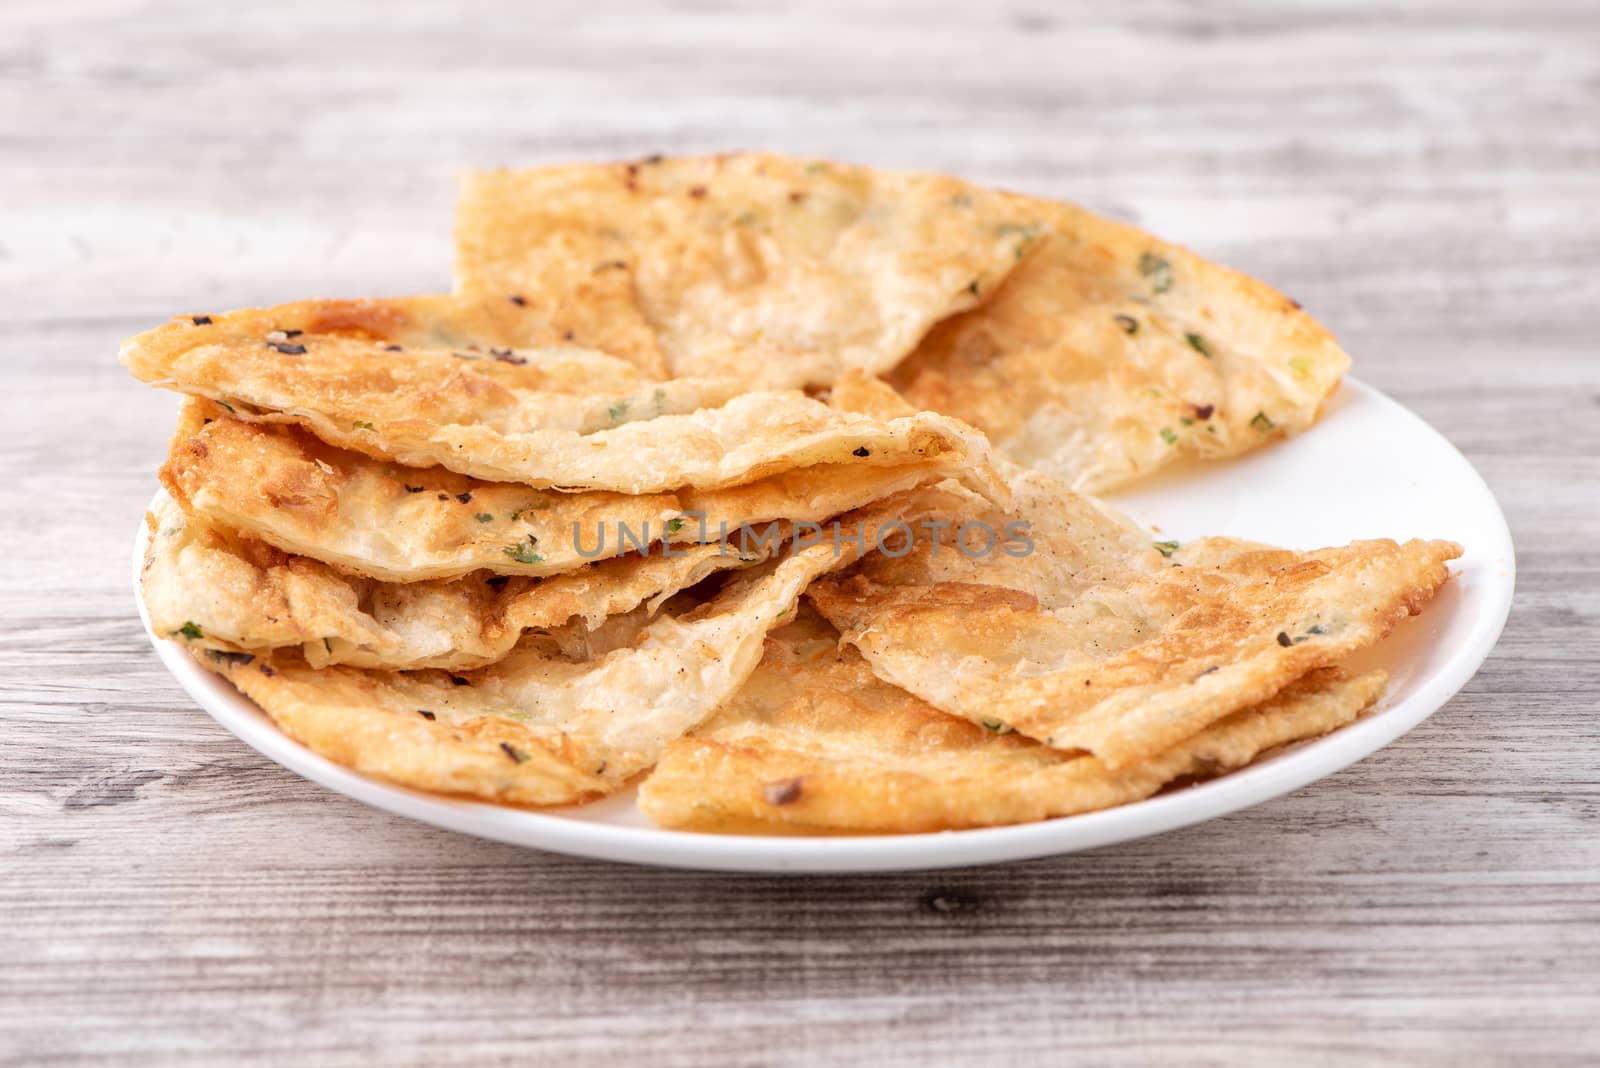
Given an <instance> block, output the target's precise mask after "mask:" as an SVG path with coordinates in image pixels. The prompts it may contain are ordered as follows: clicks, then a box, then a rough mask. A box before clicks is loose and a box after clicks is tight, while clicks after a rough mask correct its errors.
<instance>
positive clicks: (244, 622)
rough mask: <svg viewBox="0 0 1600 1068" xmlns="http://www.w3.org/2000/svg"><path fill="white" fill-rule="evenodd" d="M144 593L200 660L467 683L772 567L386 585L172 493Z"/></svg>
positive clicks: (739, 562) (159, 520)
mask: <svg viewBox="0 0 1600 1068" xmlns="http://www.w3.org/2000/svg"><path fill="white" fill-rule="evenodd" d="M146 522H147V526H148V527H149V530H150V543H149V545H148V547H147V548H146V550H145V559H144V568H143V572H142V575H141V581H140V585H141V589H142V591H143V595H144V602H145V608H146V611H147V612H148V613H149V615H150V626H151V629H152V630H154V631H155V632H156V633H157V634H162V635H166V636H168V637H172V638H178V639H181V640H182V641H183V643H184V644H185V645H186V646H187V647H189V648H191V649H216V650H219V651H222V652H231V653H239V652H243V653H257V654H267V653H271V652H272V651H274V650H279V649H281V650H285V651H293V650H296V649H298V650H299V652H300V655H301V656H302V657H303V658H304V659H305V661H306V663H307V664H308V665H309V666H311V667H326V666H329V665H332V664H348V665H350V666H351V667H363V668H386V669H390V670H417V669H420V668H441V669H452V670H464V669H467V668H475V667H482V666H484V665H487V664H492V663H494V662H495V661H497V660H500V659H503V658H504V657H505V656H507V655H508V654H509V653H510V652H511V651H512V649H513V648H514V647H515V646H516V644H517V642H518V641H519V640H520V639H521V638H522V636H523V634H524V632H528V631H540V632H545V633H549V632H551V631H554V630H555V629H556V628H559V627H563V626H565V625H567V624H569V623H571V624H580V623H581V624H582V625H583V626H584V627H586V628H587V629H591V630H592V629H595V628H598V627H599V626H600V625H601V624H602V623H604V622H605V621H606V620H607V619H608V618H610V617H611V616H615V615H619V614H623V613H627V612H632V611H633V610H634V609H636V608H639V607H640V606H641V605H643V606H645V607H646V608H647V610H648V611H649V612H653V611H654V609H655V608H657V607H659V605H660V603H661V602H662V601H663V600H665V599H666V598H667V597H670V596H671V595H672V594H674V593H677V592H678V591H680V590H683V589H686V588H688V587H690V586H693V585H695V584H696V583H698V582H700V581H702V580H703V579H705V578H707V577H708V576H710V575H712V574H715V573H716V572H718V571H724V570H731V569H735V568H743V567H748V566H750V565H751V564H753V563H759V562H760V561H761V560H763V559H765V558H766V556H767V555H768V553H767V549H768V546H767V544H766V543H765V542H762V543H760V544H756V543H755V542H754V540H753V539H747V544H743V545H741V544H739V543H738V541H737V540H732V541H729V542H726V543H723V542H719V543H716V544H694V545H682V546H676V547H674V548H673V550H672V551H671V553H668V552H666V551H664V550H663V549H662V548H661V547H659V546H658V547H656V548H655V551H653V552H651V553H649V554H641V553H637V552H630V553H628V554H626V555H623V556H617V557H612V558H610V559H607V560H605V561H602V562H596V563H595V564H592V565H590V566H586V567H583V568H580V569H579V570H576V571H569V572H566V573H564V574H560V575H555V576H552V577H550V578H545V579H535V578H527V577H523V576H516V577H512V576H508V575H492V574H488V573H478V574H472V575H465V576H462V577H461V578H455V579H434V580H430V581H422V582H405V583H393V582H381V581H379V580H377V579H371V578H366V577H363V576H359V575H351V574H347V573H345V572H342V571H340V570H339V569H337V568H335V567H332V566H330V565H328V564H325V563H323V562H322V561H320V560H313V559H310V558H309V557H304V556H293V555H291V554H289V553H285V552H283V551H282V550H281V549H276V548H273V547H272V546H270V545H268V544H266V543H265V542H261V541H257V540H255V539H253V538H248V537H244V536H242V535H240V534H238V533H237V532H235V531H232V530H229V529H227V528H225V527H218V526H215V525H213V524H211V523H208V522H206V521H205V520H202V519H197V518H195V517H193V516H190V515H187V514H185V513H184V512H183V510H182V509H180V508H179V507H178V506H177V505H176V504H175V503H174V502H173V501H172V499H171V498H170V497H168V496H166V495H165V494H162V495H161V496H160V498H159V499H158V500H157V501H156V503H155V505H154V506H153V507H152V510H151V511H150V512H149V513H148V514H147V515H146Z"/></svg>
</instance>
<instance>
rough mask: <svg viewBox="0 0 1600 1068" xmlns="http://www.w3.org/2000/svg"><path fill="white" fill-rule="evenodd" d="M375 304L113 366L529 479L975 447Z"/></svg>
mask: <svg viewBox="0 0 1600 1068" xmlns="http://www.w3.org/2000/svg"><path fill="white" fill-rule="evenodd" d="M394 303H397V304H399V305H400V306H401V307H402V308H405V309H409V308H411V307H412V306H413V304H414V302H412V303H407V302H394ZM389 310H390V309H389V308H388V306H387V303H386V302H378V301H363V302H342V303H341V302H328V301H319V302H312V303H311V304H300V305H294V304H291V305H286V306H284V307H281V308H271V309H266V310H251V311H240V312H232V313H229V314H226V315H215V316H195V317H189V318H184V319H179V320H175V321H174V322H172V323H169V324H167V325H166V326H164V327H161V328H159V329H156V330H152V331H150V332H149V333H146V334H141V335H139V336H138V337H135V338H132V339H130V340H129V341H127V342H125V343H124V345H123V348H122V352H121V359H122V362H123V363H124V364H125V365H126V366H127V367H128V368H129V370H131V371H132V372H133V373H134V375H135V376H136V377H138V378H140V379H141V380H143V381H146V382H151V383H154V384H157V385H161V386H167V387H170V388H172V389H175V390H177V391H179V392H183V393H188V394H190V395H193V396H198V397H205V398H209V399H211V400H213V401H215V402H217V403H219V404H222V405H224V406H225V407H226V408H227V409H228V410H229V411H230V412H231V413H232V414H234V415H235V416H237V417H238V418H240V419H243V420H247V421H251V422H256V423H263V424H291V425H297V426H301V427H304V428H305V429H307V430H309V431H310V432H312V433H314V434H315V435H316V436H317V437H318V438H320V439H321V440H323V441H325V442H328V443H329V444H332V445H337V446H340V447H342V448H345V449H349V450H352V451H354V452H358V453H361V454H363V455H366V456H369V457H372V458H374V459H380V460H391V461H396V462H399V463H401V464H405V465H409V466H416V467H432V466H435V465H438V466H442V467H445V468H447V469H449V470H451V471H455V472H457V473H459V474H464V475H469V476H473V477H477V478H482V479H486V480H489V481H499V482H516V483H522V484H524V485H529V486H533V487H536V488H558V489H568V490H581V489H592V490H609V491H613V492H620V493H629V494H647V493H656V492H661V491H664V490H671V489H677V488H681V487H686V486H687V487H694V488H699V489H715V488H720V487H724V486H734V485H741V484H743V483H747V482H753V481H755V480H757V479H759V478H764V477H766V476H768V475H773V474H779V473H782V472H784V471H789V470H794V469H796V468H801V467H809V466H812V465H815V464H824V463H842V464H850V465H852V466H881V465H893V464H902V463H908V462H913V461H918V460H926V459H935V458H937V457H939V456H941V455H944V454H947V453H952V452H954V453H960V454H961V455H962V456H963V457H964V460H965V462H966V463H967V464H969V465H970V466H974V467H980V468H981V467H982V466H983V464H984V459H983V458H984V457H985V456H986V454H987V451H988V443H987V442H986V441H985V440H984V439H983V437H982V435H980V434H977V433H975V432H973V431H972V429H971V428H970V427H967V426H965V425H963V424H961V423H959V422H957V421H955V420H952V419H949V418H946V417H944V416H939V415H935V414H933V413H920V414H916V415H912V416H908V417H905V418H902V419H895V420H889V421H883V420H877V419H873V418H871V417H869V416H865V415H861V414H857V413H850V412H845V411H841V410H838V409H835V408H830V407H828V406H827V405H825V404H822V403H820V402H818V401H816V400H813V399H811V398H809V397H807V396H806V395H805V394H803V393H801V392H799V391H796V390H780V391H767V392H756V393H745V394H739V395H735V394H736V393H737V392H738V388H739V387H738V385H737V383H734V382H732V381H730V380H727V379H721V380H712V379H674V380H671V381H665V382H658V381H652V380H649V379H646V378H645V377H643V376H642V375H641V374H640V373H639V372H638V371H637V370H636V369H634V368H633V367H631V366H630V365H628V364H626V363H624V362H623V361H620V360H617V359H614V358H612V357H609V356H604V355H601V354H599V353H595V352H590V351H587V350H583V349H575V348H565V349H506V348H495V347H493V346H494V344H495V342H494V340H493V339H489V340H488V341H487V342H486V346H487V347H480V348H479V349H478V351H473V349H472V348H470V347H469V348H461V349H446V348H413V347H407V346H405V345H397V344H395V343H392V342H390V341H388V340H387V339H388V337H389V336H390V335H389V334H386V333H384V329H385V326H386V324H388V323H389V322H390V317H389V315H388V311H389ZM395 314H397V315H398V314H399V313H398V312H396V313H395ZM295 324H300V325H295ZM408 329H409V328H408ZM397 350H398V351H397Z"/></svg>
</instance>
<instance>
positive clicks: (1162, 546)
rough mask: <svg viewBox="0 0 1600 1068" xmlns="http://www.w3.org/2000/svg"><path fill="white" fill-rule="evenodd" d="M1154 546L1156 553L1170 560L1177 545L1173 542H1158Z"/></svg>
mask: <svg viewBox="0 0 1600 1068" xmlns="http://www.w3.org/2000/svg"><path fill="white" fill-rule="evenodd" d="M1154 544H1155V547H1156V552H1158V553H1160V554H1161V555H1162V556H1165V557H1168V558H1171V556H1172V554H1173V553H1175V552H1177V551H1178V543H1177V542H1175V541H1158V542H1155V543H1154Z"/></svg>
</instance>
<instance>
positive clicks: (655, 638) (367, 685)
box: [177, 508, 896, 805]
mask: <svg viewBox="0 0 1600 1068" xmlns="http://www.w3.org/2000/svg"><path fill="white" fill-rule="evenodd" d="M894 514H896V513H894V512H893V510H892V509H887V508H885V509H883V510H881V511H880V512H879V513H878V516H879V517H880V518H879V519H875V520H874V521H875V522H878V521H882V519H881V517H884V516H890V515H894ZM858 555H859V551H858V550H857V549H856V548H855V547H854V546H853V545H852V544H851V543H849V542H845V543H844V544H843V545H840V544H838V543H834V544H820V545H813V546H811V547H809V548H804V549H801V548H798V547H786V549H785V551H784V552H783V553H782V554H780V556H779V557H778V558H775V559H771V560H768V561H767V562H765V563H762V564H758V565H756V566H754V567H752V568H749V569H748V570H746V571H744V572H742V573H739V574H735V575H733V576H732V577H731V578H730V579H729V580H728V582H727V583H726V585H725V586H723V588H722V589H721V591H720V592H716V593H715V594H714V596H710V599H709V600H708V599H705V596H704V595H703V594H702V591H701V590H700V589H699V588H696V589H695V590H691V591H686V592H684V593H681V594H678V595H677V596H676V597H674V598H672V599H670V600H669V601H668V602H667V603H666V604H665V605H664V606H663V607H662V609H661V610H660V612H658V613H656V614H655V615H654V616H653V617H652V616H651V614H650V612H649V610H648V609H647V608H645V607H643V606H641V607H639V608H636V609H634V610H633V611H631V612H628V613H625V614H622V615H616V616H611V617H609V618H608V619H606V620H605V621H604V622H603V623H601V624H600V625H599V626H598V627H596V628H594V629H592V630H591V629H589V628H587V627H579V628H571V627H570V626H569V628H567V631H566V633H561V632H560V631H556V632H552V633H550V634H532V635H528V636H526V637H524V638H523V639H522V641H521V642H520V643H519V644H518V645H517V647H516V649H515V650H514V651H513V652H512V653H511V655H510V656H508V657H506V658H505V659H503V660H501V661H499V662H497V663H495V664H492V665H490V666H488V667H484V668H480V669H478V670H475V671H465V672H457V673H452V672H444V671H415V672H386V671H371V670H362V669H358V668H351V667H325V668H320V669H318V668H312V667H310V666H308V665H306V664H305V663H304V662H303V661H302V660H301V659H300V658H299V657H298V656H297V655H294V654H283V653H278V654H274V655H272V656H255V655H252V654H250V653H242V652H224V651H220V650H216V649H206V650H196V651H195V656H196V658H197V659H198V660H199V661H200V662H201V663H202V664H204V665H205V666H207V667H208V668H210V669H211V670H213V671H216V672H217V673H219V674H221V675H223V676H225V677H226V678H228V679H229V680H230V681H232V682H233V683H234V685H235V686H237V687H238V688H239V689H240V691H242V692H243V693H244V694H245V695H246V696H248V697H250V698H251V699H252V700H253V701H255V702H256V703H257V704H258V705H260V706H261V708H262V709H263V710H264V711H265V712H266V713H267V715H268V716H270V717H271V718H272V720H273V721H274V722H275V723H276V724H277V725H278V726H279V727H280V728H281V729H282V730H283V731H284V732H285V733H286V734H288V735H290V736H291V737H293V738H295V739H297V740H299V741H300V742H302V743H304V744H305V745H307V746H309V747H310V748H311V749H313V750H315V751H316V752H318V753H321V754H322V755H323V756H326V757H328V758H329V759H332V760H334V761H337V762H338V763H341V764H344V765H346V766H348V767H351V768H354V769H355V770H357V771H361V772H364V773H366V774H370V775H376V776H379V777H380V778H385V779H389V780H391V781H394V782H398V783H401V784H404V785H408V786H415V787H419V788H422V789H428V790H439V791H444V792H448V793H460V794H471V795H475V796H478V797H484V798H489V799H492V800H495V801H502V802H509V803H516V804H534V805H551V804H565V803H570V802H575V801H580V800H586V799H589V798H593V797H596V796H599V795H601V794H605V793H608V792H611V791H613V790H615V789H617V788H619V787H620V786H622V785H623V784H625V783H626V782H627V781H628V780H629V779H630V778H632V777H633V776H635V775H637V774H638V773H639V772H641V771H643V770H645V769H647V768H649V767H650V766H652V765H653V764H654V763H655V762H656V760H657V759H658V758H659V756H660V753H661V750H662V748H663V747H664V746H665V745H666V744H667V743H669V742H671V741H672V740H673V739H675V738H678V737H680V736H682V735H683V733H684V732H685V731H688V730H690V729H692V728H693V727H695V726H696V725H698V724H699V723H700V722H701V721H702V720H703V719H704V718H705V717H706V716H707V715H709V714H710V713H711V712H712V711H714V710H715V709H716V708H717V707H718V706H720V705H721V704H722V703H723V702H724V701H726V700H727V699H728V697H730V696H731V695H732V694H733V692H734V691H735V690H736V689H737V688H738V686H739V685H740V684H741V683H742V682H743V681H744V680H745V679H746V678H748V677H749V675H750V673H751V672H752V671H754V670H755V668H756V665H757V664H758V663H759V662H760V660H761V654H762V641H763V639H764V637H765V635H766V633H767V632H768V631H769V630H770V629H772V628H773V627H775V626H780V625H782V623H783V622H784V621H785V620H786V619H792V618H793V617H794V612H795V609H796V606H797V604H798V601H799V597H800V594H801V591H803V590H804V589H805V588H806V586H807V585H808V584H809V583H810V582H811V581H812V580H813V579H815V578H816V577H817V576H819V575H821V574H824V573H825V572H827V571H829V570H831V569H834V568H837V567H842V566H847V565H848V564H849V563H851V562H852V561H853V560H854V559H855V558H856V557H857V556H858ZM713 581H714V580H713ZM184 637H186V636H185V635H183V634H181V633H180V634H179V635H178V636H177V640H183V638H184Z"/></svg>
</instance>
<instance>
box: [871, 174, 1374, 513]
mask: <svg viewBox="0 0 1600 1068" xmlns="http://www.w3.org/2000/svg"><path fill="white" fill-rule="evenodd" d="M1027 203H1028V205H1029V207H1030V208H1031V209H1032V210H1034V211H1037V212H1038V213H1039V214H1040V217H1041V218H1042V219H1043V220H1045V224H1046V225H1047V226H1048V228H1049V229H1050V232H1051V236H1050V237H1049V239H1048V240H1047V241H1046V242H1045V243H1044V247H1043V248H1042V249H1040V250H1039V252H1038V253H1037V254H1036V255H1032V256H1030V257H1028V259H1027V260H1026V262H1024V263H1023V264H1022V265H1021V266H1019V267H1018V268H1017V270H1016V271H1015V272H1013V274H1012V275H1011V277H1010V278H1009V279H1008V280H1007V281H1006V282H1005V284H1004V285H1003V286H1001V288H1000V290H999V291H998V292H997V293H996V294H995V295H994V296H993V298H992V299H990V300H988V301H986V302H985V303H984V304H983V305H982V306H981V307H979V308H977V309H975V310H973V311H970V312H967V313H965V314H963V315H959V316H956V317H954V318H952V319H948V320H946V321H945V322H943V323H941V324H940V325H939V326H938V327H936V328H935V329H934V330H933V331H932V332H931V333H930V334H929V335H928V337H927V338H926V339H925V340H924V341H923V343H922V344H921V345H920V346H918V348H917V349H916V351H915V352H913V353H912V354H911V355H910V356H909V357H908V358H907V359H906V360H905V361H904V362H903V363H901V364H900V365H899V366H898V367H896V368H895V369H894V370H893V371H892V372H891V373H890V380H891V381H892V382H893V384H894V385H895V386H896V387H897V388H898V389H900V391H901V392H902V393H904V394H905V396H906V397H907V399H908V400H910V401H911V403H912V404H913V405H915V406H916V407H917V408H927V409H932V410H934V411H939V412H945V413H947V414H950V415H954V416H957V417H959V418H961V419H963V420H965V421H966V422H969V423H971V424H972V425H974V426H976V427H978V428H979V429H981V430H983V431H985V432H986V433H987V434H988V435H989V436H990V437H991V438H992V439H993V440H994V443H995V444H996V445H997V446H999V447H1000V449H1001V450H1002V451H1003V452H1005V453H1006V454H1007V455H1009V456H1010V457H1011V458H1012V459H1014V460H1016V461H1018V462H1019V463H1022V464H1025V465H1027V466H1030V467H1035V468H1038V469H1040V470H1043V471H1047V472H1049V473H1051V474H1054V475H1056V476H1058V477H1059V478H1061V479H1063V480H1064V481H1065V482H1067V483H1068V484H1069V485H1070V486H1072V487H1073V488H1074V489H1078V490H1085V491H1100V490H1105V489H1109V488H1111V487H1113V486H1118V485H1121V484H1123V483H1125V482H1128V481H1130V480H1132V479H1134V478H1137V477H1138V476H1140V475H1144V474H1147V473H1149V472H1151V471H1154V470H1156V469H1158V468H1160V467H1162V466H1164V465H1166V464H1168V463H1170V462H1171V461H1173V460H1175V459H1177V458H1178V457H1179V456H1183V455H1194V456H1201V457H1221V456H1231V455H1234V454H1236V453H1240V452H1244V451H1246V450H1249V449H1252V448H1254V447H1256V446H1257V445H1259V444H1262V443H1263V442H1265V441H1268V440H1270V439H1272V438H1274V437H1276V436H1278V435H1280V434H1282V433H1285V432H1293V431H1297V430H1301V429H1304V428H1305V427H1307V426H1309V425H1310V424H1311V422H1312V421H1313V420H1314V419H1315V418H1316V415H1317V411H1318V409H1319V407H1320V406H1321V404H1322V402H1323V401H1324V400H1325V399H1326V398H1327V397H1328V396H1329V395H1330V394H1331V393H1332V392H1333V390H1334V389H1335V388H1337V386H1338V383H1339V380H1340V378H1341V377H1342V376H1343V375H1344V373H1345V371H1346V370H1347V369H1348V367H1349V363H1350V360H1349V357H1348V356H1346V355H1345V354H1344V352H1343V351H1342V350H1341V349H1340V348H1339V346H1338V344H1337V343H1336V342H1335V341H1334V339H1333V338H1332V336H1331V335H1330V334H1329V333H1328V332H1327V331H1326V330H1324V329H1323V328H1322V327H1321V326H1320V325H1318V324H1317V322H1316V321H1315V320H1313V319H1312V318H1311V317H1310V316H1309V315H1307V314H1306V313H1305V312H1303V311H1301V310H1300V307H1299V305H1297V304H1295V303H1294V302H1293V301H1292V300H1290V299H1289V298H1287V297H1285V296H1284V295H1283V294H1281V293H1279V292H1277V291H1276V290H1274V289H1272V288H1271V287H1270V286H1267V285H1265V284H1264V283H1262V282H1259V281H1257V280H1255V279H1253V278H1250V277H1248V276H1246V275H1243V274H1240V273H1239V272H1237V271H1232V270H1229V269H1228V268H1226V267H1222V266H1219V265H1218V264H1215V263H1211V262H1210V261H1208V260H1205V259H1202V258H1201V257H1199V256H1196V255H1195V254H1193V253H1192V252H1189V251H1188V250H1186V249H1182V248H1179V247H1177V246H1176V245H1171V244H1168V243H1166V242H1164V241H1160V240H1157V239H1156V238H1155V237H1152V236H1151V235H1149V234H1147V233H1144V232H1143V231H1140V230H1137V229H1135V228H1133V227H1130V226H1124V225H1121V224H1119V223H1115V222H1112V221H1110V220H1109V219H1104V218H1101V217H1099V216H1097V215H1094V214H1093V213H1091V212H1088V211H1085V210H1084V209H1082V208H1079V207H1076V206H1074V205H1071V204H1063V203H1050V202H1044V201H1033V200H1029V201H1027Z"/></svg>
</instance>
